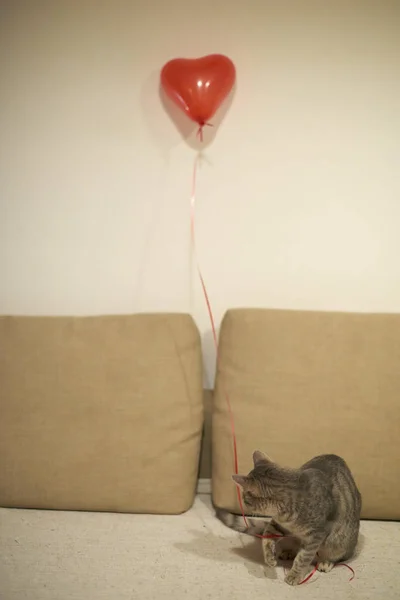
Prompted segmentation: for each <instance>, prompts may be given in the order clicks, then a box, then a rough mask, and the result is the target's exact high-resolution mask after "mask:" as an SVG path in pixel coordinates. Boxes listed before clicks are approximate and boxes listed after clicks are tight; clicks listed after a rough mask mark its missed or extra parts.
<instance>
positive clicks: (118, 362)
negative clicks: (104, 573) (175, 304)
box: [0, 314, 203, 513]
mask: <svg viewBox="0 0 400 600" xmlns="http://www.w3.org/2000/svg"><path fill="white" fill-rule="evenodd" d="M202 424H203V403H202V366H201V349H200V338H199V333H198V330H197V328H196V326H195V323H194V321H193V319H192V318H191V317H190V316H189V315H181V314H154V315H133V316H106V317H84V318H83V317H82V318H80V317H79V318H72V317H71V318H70V317H65V318H64V317H60V318H59V317H46V318H35V317H3V318H0V505H1V506H5V507H25V508H48V509H66V510H68V509H73V510H98V511H121V512H148V513H180V512H183V511H185V510H187V509H188V508H189V507H190V506H191V504H192V502H193V499H194V494H195V489H196V481H197V472H198V465H199V452H200V440H201V432H202Z"/></svg>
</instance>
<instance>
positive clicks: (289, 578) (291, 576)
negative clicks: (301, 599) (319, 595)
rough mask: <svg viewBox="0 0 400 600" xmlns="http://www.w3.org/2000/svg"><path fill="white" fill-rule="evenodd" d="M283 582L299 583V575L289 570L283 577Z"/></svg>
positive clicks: (289, 583)
mask: <svg viewBox="0 0 400 600" xmlns="http://www.w3.org/2000/svg"><path fill="white" fill-rule="evenodd" d="M285 582H286V583H287V584H288V585H299V583H301V575H299V574H298V573H293V572H292V571H289V573H288V574H287V575H286V577H285Z"/></svg>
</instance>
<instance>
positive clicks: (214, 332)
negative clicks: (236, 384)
mask: <svg viewBox="0 0 400 600" xmlns="http://www.w3.org/2000/svg"><path fill="white" fill-rule="evenodd" d="M204 125H208V126H209V127H212V124H211V123H202V124H201V125H200V127H199V129H198V132H197V135H198V137H199V139H200V141H201V142H202V141H203V127H204ZM198 163H199V155H197V157H196V159H195V162H194V166H193V177H192V193H191V197H190V233H191V240H192V251H193V256H194V258H195V261H196V268H197V273H198V276H199V279H200V283H201V287H202V290H203V295H204V299H205V301H206V305H207V311H208V316H209V318H210V323H211V329H212V335H213V340H214V346H215V354H216V361H217V364H218V357H219V348H218V337H217V330H216V327H215V319H214V315H213V311H212V308H211V302H210V298H209V296H208V292H207V287H206V284H205V281H204V277H203V274H202V272H201V269H200V264H199V261H198V258H197V251H196V236H195V205H196V181H197V168H198ZM224 394H225V399H226V404H227V407H228V412H229V419H230V424H231V433H232V445H233V462H234V468H235V474H236V475H238V472H239V471H238V470H239V461H238V451H237V440H236V430H235V420H234V417H233V410H232V406H231V401H230V398H229V396H228V393H227V391H226V390H224ZM237 497H238V500H239V506H240V510H241V512H242V517H243V520H244V523H245V525H246V527H249V524H248V522H247V519H246V515H245V514H244V506H243V501H242V495H241V493H240V490H239V488H238V487H237ZM255 537H258V538H271V539H273V538H281V537H284V536H283V535H280V534H274V533H270V534H266V535H261V534H258V533H256V534H255ZM335 566H336V567H339V566H344V567H347V568H348V569H349V570H350V571H351V572H352V573H353V575H352V577H351V579H350V581H352V580H353V579H354V576H355V573H354V570H353V569H352V568H351V567H350V566H349V565H347V564H345V563H338V564H337V565H335ZM316 570H317V567H316V566H315V567H314V570H313V571H311V573H310V574H309V575H307V577H306V578H305V579H303V581H301V582H300V585H301V584H302V583H306V581H308V580H309V579H311V577H312V576H313V575H314V573H315V572H316Z"/></svg>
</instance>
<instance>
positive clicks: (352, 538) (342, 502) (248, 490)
mask: <svg viewBox="0 0 400 600" xmlns="http://www.w3.org/2000/svg"><path fill="white" fill-rule="evenodd" d="M253 462H254V469H253V470H252V471H251V472H250V473H249V474H248V475H247V476H244V475H233V476H232V478H233V480H234V481H235V482H236V483H237V484H238V485H239V486H240V488H241V490H242V494H243V502H244V505H245V507H246V509H247V511H251V512H252V513H253V514H254V516H255V515H270V516H271V517H272V519H271V521H270V522H268V523H267V522H265V521H264V522H263V521H261V522H260V521H257V520H256V521H254V520H252V519H251V520H250V521H249V525H250V527H249V529H247V528H246V527H244V526H243V525H241V523H243V517H239V516H237V515H232V514H231V513H228V512H226V511H222V510H220V511H219V512H218V516H219V518H220V519H221V520H222V521H223V522H224V523H225V524H226V525H228V526H229V527H231V528H233V529H235V530H237V531H241V532H247V533H253V534H254V533H262V534H263V535H268V534H283V535H285V536H293V537H294V538H295V539H296V541H297V546H298V552H297V554H296V555H295V557H294V556H293V552H291V553H290V552H289V553H288V552H287V551H285V552H284V553H283V554H281V555H279V556H278V558H282V559H288V558H294V561H293V565H292V568H291V569H290V571H289V572H288V573H287V575H286V578H285V581H286V583H288V584H289V585H298V584H299V583H301V581H302V580H303V578H304V576H305V575H306V574H307V571H308V570H309V569H310V565H311V563H312V562H313V561H314V560H316V561H317V564H318V570H319V571H324V572H325V573H327V572H329V571H330V570H331V569H332V568H333V567H334V565H335V564H336V563H338V562H341V561H343V560H347V559H349V558H350V557H351V556H352V555H353V553H354V551H355V548H356V545H357V540H358V532H359V527H360V513H361V494H360V492H359V490H358V488H357V486H356V483H355V481H354V479H353V476H352V474H351V472H350V469H349V467H348V466H347V464H346V462H345V461H344V460H343V459H342V458H340V457H339V456H336V455H334V454H324V455H322V456H316V457H315V458H313V459H311V460H310V461H308V462H306V463H305V464H304V465H303V466H301V467H300V468H299V469H287V468H282V467H280V466H279V465H277V464H276V463H274V462H272V461H271V460H270V459H269V458H267V456H266V455H265V454H263V453H262V452H259V451H256V452H254V454H253ZM260 525H261V529H260ZM262 546H263V553H264V561H265V563H266V564H267V565H268V566H272V567H273V566H275V565H276V564H277V562H276V558H275V541H274V539H265V538H264V539H263V540H262ZM290 554H291V555H290Z"/></svg>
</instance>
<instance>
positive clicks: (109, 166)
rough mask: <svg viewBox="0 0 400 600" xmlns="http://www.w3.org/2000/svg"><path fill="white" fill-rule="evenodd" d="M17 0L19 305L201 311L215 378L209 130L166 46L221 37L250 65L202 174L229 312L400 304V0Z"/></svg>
mask: <svg viewBox="0 0 400 600" xmlns="http://www.w3.org/2000/svg"><path fill="white" fill-rule="evenodd" d="M0 6H1V9H0V10H1V13H0V15H1V31H0V45H1V48H0V51H1V52H0V53H1V73H0V76H1V91H0V94H1V98H0V102H1V114H0V119H1V123H0V126H1V160H0V169H1V177H0V185H1V197H0V199H1V224H0V312H1V313H3V314H4V313H14V314H99V313H125V312H135V311H164V310H166V311H190V312H191V313H192V314H193V316H194V317H195V319H196V321H197V323H198V325H199V327H200V329H201V330H202V332H203V333H204V342H205V346H204V347H205V354H206V359H207V365H208V369H207V378H208V383H211V380H212V376H213V365H214V355H213V352H212V346H211V339H210V336H209V329H210V328H209V322H208V317H207V313H206V310H205V306H204V303H203V299H202V295H201V291H200V287H199V285H198V281H197V278H196V273H195V271H194V270H193V271H192V270H191V268H190V252H189V248H190V246H189V193H190V181H191V171H192V164H193V160H194V157H195V154H196V138H195V128H194V127H192V125H191V123H190V122H188V121H186V120H185V118H184V117H180V116H178V127H177V126H176V125H175V124H174V122H173V121H172V120H171V118H170V116H169V115H168V114H166V112H165V109H164V106H163V104H162V102H161V101H160V97H159V90H158V77H159V70H160V68H161V67H162V65H163V64H164V63H165V62H166V61H167V60H169V59H171V58H174V57H178V56H201V55H204V54H208V53H211V52H222V53H225V54H227V55H228V56H230V57H231V58H232V60H233V61H234V62H235V64H236V67H237V74H238V83H237V88H236V92H235V95H234V98H233V101H232V104H231V106H230V107H229V110H228V111H227V113H226V115H225V118H224V119H223V121H222V123H220V125H219V127H218V128H216V130H207V131H206V143H205V145H204V153H205V159H206V160H205V161H204V162H203V167H202V169H201V172H200V180H199V184H198V197H197V202H198V204H197V206H198V211H197V228H198V244H199V254H200V261H201V264H202V268H203V271H204V276H205V278H206V281H207V285H208V288H209V293H210V297H211V301H212V303H213V306H214V310H215V315H216V320H217V323H218V322H219V321H220V318H221V316H222V315H223V313H224V311H225V310H226V308H228V307H231V306H241V305H246V306H266V307H290V308H305V309H340V310H360V311H400V193H399V192H400V183H399V162H400V108H399V106H400V83H399V82H400V75H399V73H400V66H399V65H400V35H399V31H400V3H399V2H397V1H395V0H394V1H388V0H376V1H375V2H371V1H369V0H365V1H351V0H346V1H340V0H334V1H333V0H332V1H328V0H325V1H322V0H320V1H314V2H311V1H308V2H305V1H303V0H292V1H291V2H287V1H281V0H280V1H279V2H278V1H273V0H262V1H261V0H260V1H258V2H257V1H254V0H253V1H251V0H248V1H246V2H245V1H235V0H230V1H229V0H225V1H223V2H222V1H218V0H213V1H209V0H202V1H200V0H197V1H194V0H193V1H190V0H186V1H184V0H168V1H164V0H163V1H161V0H159V1H158V2H155V1H152V0H147V1H136V2H135V1H131V2H121V1H119V0H113V1H111V0H110V1H108V2H102V1H98V2H88V1H87V0H70V1H67V0H63V1H60V0H58V1H55V0H52V1H50V0H48V1H47V2H43V1H34V0H32V1H30V2H29V1H25V2H21V1H20V0H9V1H4V0H3V1H2V2H1V3H0ZM176 115H177V113H176V112H174V116H176ZM182 131H183V133H184V134H188V133H190V136H189V139H188V140H184V139H183V138H182V136H181V132H182ZM206 383H207V382H206Z"/></svg>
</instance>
